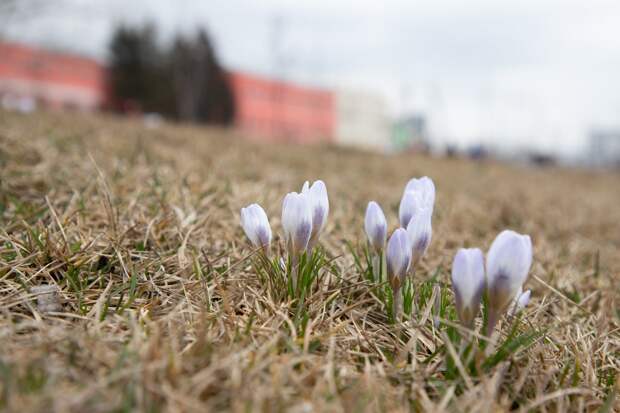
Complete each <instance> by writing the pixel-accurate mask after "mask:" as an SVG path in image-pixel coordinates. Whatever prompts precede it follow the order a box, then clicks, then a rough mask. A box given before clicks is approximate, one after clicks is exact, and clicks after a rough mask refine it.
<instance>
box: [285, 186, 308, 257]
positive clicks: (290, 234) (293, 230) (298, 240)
mask: <svg viewBox="0 0 620 413" xmlns="http://www.w3.org/2000/svg"><path fill="white" fill-rule="evenodd" d="M282 227H283V228H284V238H285V240H286V247H287V249H288V251H289V254H291V256H292V257H297V256H298V255H299V254H302V253H303V252H305V251H306V249H307V248H308V242H309V241H310V235H311V233H312V212H311V209H310V202H309V199H308V197H307V196H306V195H304V194H298V193H297V192H291V193H289V194H287V195H286V196H285V197H284V201H283V202H282Z"/></svg>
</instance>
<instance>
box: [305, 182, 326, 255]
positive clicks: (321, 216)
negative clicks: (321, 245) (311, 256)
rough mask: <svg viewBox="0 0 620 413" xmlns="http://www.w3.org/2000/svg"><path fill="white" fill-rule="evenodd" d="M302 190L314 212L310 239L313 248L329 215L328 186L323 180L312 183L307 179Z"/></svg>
mask: <svg viewBox="0 0 620 413" xmlns="http://www.w3.org/2000/svg"><path fill="white" fill-rule="evenodd" d="M301 192H302V194H304V195H306V196H307V197H308V199H309V202H310V209H311V212H312V233H311V235H310V241H309V249H310V250H312V248H314V246H315V245H316V243H317V242H318V240H319V235H320V234H321V231H322V230H323V228H324V227H325V224H326V223H327V216H328V215H329V198H328V197H327V187H326V186H325V183H324V182H323V181H321V180H318V181H314V183H313V184H312V185H310V184H309V182H308V181H306V182H305V183H304V185H303V187H302V189H301Z"/></svg>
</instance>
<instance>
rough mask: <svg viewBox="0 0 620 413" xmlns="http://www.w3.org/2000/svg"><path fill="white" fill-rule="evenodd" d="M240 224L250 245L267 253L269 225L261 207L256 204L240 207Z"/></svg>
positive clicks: (269, 233) (269, 242)
mask: <svg viewBox="0 0 620 413" xmlns="http://www.w3.org/2000/svg"><path fill="white" fill-rule="evenodd" d="M241 226H242V227H243V231H245V235H247V237H248V238H249V239H250V242H251V243H252V245H254V246H255V247H257V248H258V247H261V248H263V251H264V252H265V253H267V251H268V249H269V244H271V226H269V219H268V218H267V214H265V211H264V210H263V208H262V207H261V206H260V205H258V204H251V205H248V206H247V207H245V208H241Z"/></svg>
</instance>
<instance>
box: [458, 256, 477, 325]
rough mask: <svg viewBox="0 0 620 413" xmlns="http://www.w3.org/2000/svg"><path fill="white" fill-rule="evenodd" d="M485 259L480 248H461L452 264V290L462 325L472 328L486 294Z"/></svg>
mask: <svg viewBox="0 0 620 413" xmlns="http://www.w3.org/2000/svg"><path fill="white" fill-rule="evenodd" d="M484 286H485V277H484V257H483V255H482V251H480V250H479V249H478V248H469V249H465V248H461V249H459V250H458V252H457V253H456V255H455V256H454V261H453V262H452V290H453V291H454V298H455V302H456V311H457V313H458V316H459V319H460V320H461V323H463V325H465V326H467V327H471V326H472V325H473V323H474V319H475V318H476V316H477V315H478V311H479V310H480V301H481V300H482V293H483V292H484Z"/></svg>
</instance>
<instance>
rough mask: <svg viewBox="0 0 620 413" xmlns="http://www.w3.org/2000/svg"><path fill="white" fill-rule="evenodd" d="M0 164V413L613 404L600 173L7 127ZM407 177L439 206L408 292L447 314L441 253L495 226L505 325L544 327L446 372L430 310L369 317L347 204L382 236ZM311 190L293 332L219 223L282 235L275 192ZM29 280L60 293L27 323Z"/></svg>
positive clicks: (238, 242) (369, 298)
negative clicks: (523, 289)
mask: <svg viewBox="0 0 620 413" xmlns="http://www.w3.org/2000/svg"><path fill="white" fill-rule="evenodd" d="M0 170H1V171H2V173H1V175H0V177H1V182H0V185H1V186H0V208H1V210H0V211H1V212H0V218H1V220H0V291H1V292H0V308H1V309H2V311H1V312H0V406H2V407H1V408H3V409H5V410H9V411H18V410H19V411H62V412H64V411H88V412H96V411H153V412H155V411H220V410H234V411H256V410H262V411H294V412H301V411H304V412H305V411H313V410H314V411H409V410H414V411H443V410H449V411H498V410H499V411H502V410H511V409H520V410H523V411H526V410H529V409H534V410H542V411H554V412H555V411H567V410H570V411H597V410H599V409H600V410H601V411H614V408H615V409H616V411H618V409H620V401H619V399H620V397H615V400H614V399H613V397H614V394H616V393H617V389H618V387H617V386H618V381H619V380H618V375H619V372H620V321H619V318H620V309H619V302H620V301H619V288H618V283H619V282H620V253H619V248H620V224H619V223H620V206H619V205H620V176H619V175H618V174H612V173H590V172H582V171H572V170H564V169H556V168H552V169H545V170H533V169H526V168H522V167H516V166H515V167H513V166H504V165H498V164H494V163H492V162H489V163H472V162H468V161H460V160H441V159H431V158H428V157H408V156H394V157H382V156H375V155H369V154H362V153H355V152H349V151H344V150H340V149H334V148H323V147H317V148H305V147H303V148H302V147H289V146H256V145H252V144H250V143H247V142H244V141H241V140H239V139H237V138H235V137H234V136H231V135H229V134H227V133H226V132H220V131H214V130H205V129H198V128H184V127H174V126H164V127H162V128H160V129H158V130H146V129H144V128H143V127H142V126H141V125H140V124H138V123H135V122H130V121H119V120H116V119H108V118H91V117H80V116H70V115H37V116H36V117H22V116H18V115H9V114H6V113H0ZM420 175H429V176H431V177H433V179H434V180H435V182H436V186H437V206H436V208H435V211H436V212H435V219H434V222H433V225H434V239H433V242H432V244H431V248H430V250H429V253H428V255H427V257H426V259H425V261H424V263H423V265H422V269H421V270H419V271H418V273H417V275H416V277H417V279H416V283H417V284H416V287H417V289H418V290H419V291H422V290H423V289H426V291H427V292H428V291H431V290H434V291H435V293H439V294H441V295H442V297H444V301H445V303H449V301H450V300H449V298H450V294H451V293H450V292H449V289H448V288H446V287H447V285H448V279H449V275H448V274H449V269H450V263H451V260H452V257H453V255H454V253H455V251H456V249H457V248H458V247H461V246H480V247H481V248H483V249H484V250H486V249H488V247H489V245H490V242H491V241H492V239H493V238H494V237H495V235H496V234H497V233H498V232H499V231H500V230H502V229H504V228H511V229H514V230H517V231H519V232H523V233H528V234H531V236H532V240H533V243H534V265H533V267H532V271H531V274H530V279H529V281H528V284H527V287H528V288H531V289H532V290H533V299H532V302H531V303H530V306H529V307H528V308H527V310H526V313H525V317H524V321H525V322H524V323H523V324H522V325H521V327H520V329H521V330H520V331H522V332H528V331H533V330H539V331H542V332H543V333H544V334H542V335H541V336H537V337H536V339H535V340H534V341H533V342H532V343H530V345H527V346H523V347H522V348H520V349H519V350H518V351H515V352H509V353H508V354H506V355H505V357H503V358H501V360H499V362H498V363H497V364H496V365H494V366H491V367H490V368H487V369H484V370H481V371H479V372H478V373H476V372H473V373H472V370H471V369H469V368H468V366H466V365H464V363H465V362H463V363H458V362H457V363H456V364H455V363H454V359H453V358H451V354H452V353H455V352H458V351H459V349H458V348H454V347H455V346H454V345H453V344H452V343H451V342H450V340H448V339H447V337H448V336H447V335H446V333H447V332H449V331H450V328H449V322H448V321H447V322H445V323H441V324H440V325H439V326H438V327H435V326H434V324H433V320H432V319H433V317H432V313H431V306H430V305H424V306H422V308H420V309H419V310H418V311H416V312H414V314H413V317H412V322H403V323H401V324H396V325H394V324H390V323H388V321H387V318H386V316H385V309H384V307H383V304H382V302H381V301H380V300H379V299H378V298H377V296H376V294H374V293H373V289H372V288H371V286H369V285H368V283H367V282H366V281H364V276H363V272H364V268H361V269H360V268H358V267H357V266H356V264H355V262H354V258H353V256H354V255H353V254H354V253H355V254H356V255H357V254H359V255H360V256H362V255H363V250H364V247H365V238H364V234H363V229H362V228H363V214H364V210H365V206H366V203H367V202H368V201H369V200H371V199H374V200H377V201H379V202H380V203H381V204H382V205H383V206H384V209H385V210H386V214H387V215H388V219H389V224H390V227H391V229H393V228H394V227H395V225H396V221H397V219H396V217H397V203H398V200H399V196H400V194H401V191H402V188H403V186H404V184H405V183H406V181H407V179H408V178H410V177H411V176H420ZM316 178H322V179H323V180H325V182H326V183H327V186H328V189H329V194H330V200H331V216H330V218H329V224H328V227H327V232H326V234H325V235H324V236H323V238H322V243H323V246H324V248H325V250H326V251H327V254H328V256H329V257H330V259H331V262H330V265H328V266H325V267H323V268H322V269H321V272H322V274H323V278H322V281H321V283H320V285H316V286H315V288H314V289H313V292H312V294H311V296H310V297H308V300H307V303H306V307H305V320H302V321H301V322H300V321H299V318H298V317H297V314H296V310H295V308H296V306H295V302H294V301H292V300H290V299H286V298H282V297H280V298H278V297H277V296H276V295H274V293H273V291H272V290H270V289H269V287H268V286H267V285H265V284H264V283H261V282H260V281H259V278H258V276H257V272H256V271H255V270H254V267H253V265H252V262H255V261H254V258H255V257H251V254H252V250H251V248H250V247H249V246H248V244H247V242H246V240H245V237H244V236H243V233H242V230H241V228H240V226H239V223H238V217H239V209H240V208H241V207H242V206H245V205H246V204H248V203H250V202H255V201H256V202H259V203H261V204H262V205H263V206H264V207H265V209H266V210H267V212H268V215H269V216H270V219H271V223H272V227H273V228H274V231H275V233H280V222H279V215H280V202H281V199H282V197H283V195H284V194H285V192H288V191H291V190H298V189H299V188H300V187H301V184H302V182H303V181H304V180H305V179H316ZM346 241H350V242H351V246H352V251H351V250H350V249H349V248H348V247H347V244H346ZM276 242H277V243H278V244H280V241H279V239H278V240H277V241H276ZM278 248H281V246H276V247H274V249H273V250H274V251H275V250H276V249H278ZM363 265H365V264H363ZM41 284H56V285H57V286H58V287H59V289H60V297H61V305H62V306H61V307H60V308H57V309H56V310H59V311H55V312H51V313H47V314H43V313H42V312H41V311H39V310H38V309H37V305H36V300H35V298H34V297H33V295H34V294H33V293H32V290H31V288H32V287H33V286H37V285H41ZM427 298H428V297H427ZM432 301H433V300H432V299H431V298H428V299H427V302H432ZM444 305H445V306H446V307H445V308H446V309H448V310H449V304H444ZM446 314H447V315H446V317H449V315H450V314H451V312H450V311H448V312H447V313H446ZM504 324H505V322H504ZM506 330H507V329H504V333H506V332H507V331H506ZM446 344H447V345H446ZM479 356H481V355H479ZM479 361H480V362H483V360H479ZM478 366H480V363H478ZM455 372H456V373H455Z"/></svg>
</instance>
